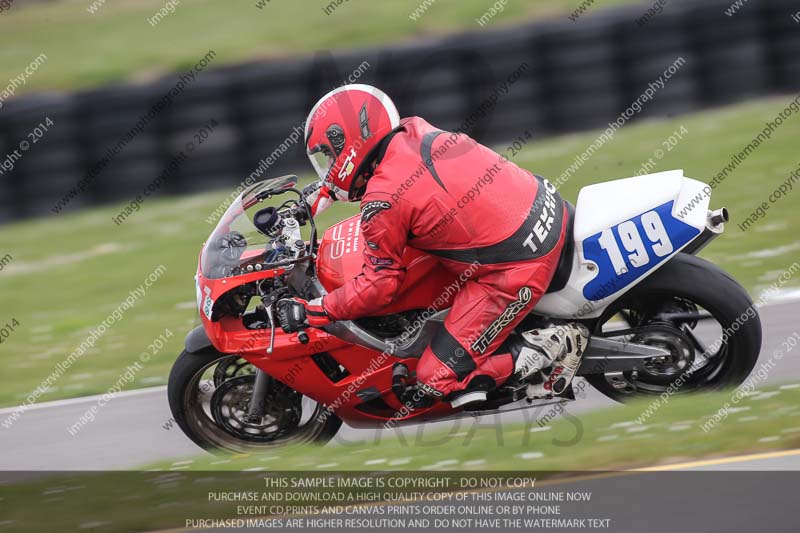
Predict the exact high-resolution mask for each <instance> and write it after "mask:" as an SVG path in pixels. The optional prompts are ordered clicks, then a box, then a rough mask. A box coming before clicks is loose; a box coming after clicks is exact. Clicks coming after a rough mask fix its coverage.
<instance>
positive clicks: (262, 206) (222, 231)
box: [200, 176, 305, 279]
mask: <svg viewBox="0 0 800 533" xmlns="http://www.w3.org/2000/svg"><path fill="white" fill-rule="evenodd" d="M296 185H297V177H296V176H284V177H281V178H274V179H270V180H266V181H262V182H259V183H256V184H255V185H253V186H251V187H250V188H248V189H246V190H245V191H244V192H242V194H240V195H239V197H238V198H236V200H234V201H233V203H231V205H230V207H229V208H228V210H227V211H226V212H225V214H224V215H223V216H222V218H221V219H220V221H219V223H218V224H217V227H216V228H214V231H213V232H212V233H211V236H210V237H209V238H208V240H207V241H206V244H205V246H203V251H202V253H201V256H200V269H201V272H202V274H203V276H204V277H206V278H210V279H220V278H227V277H232V276H241V275H244V274H249V273H251V272H255V271H260V270H263V269H265V268H270V266H271V265H274V264H276V263H280V262H282V261H286V260H287V259H293V258H296V257H298V256H299V255H302V253H304V252H305V249H304V246H303V245H302V238H301V236H300V229H299V226H298V225H297V222H296V221H295V220H294V219H291V220H290V217H288V216H286V215H287V212H288V210H289V209H290V208H291V205H292V200H297V199H298V198H297V196H296V195H295V194H294V193H292V192H288V193H285V194H272V193H279V192H280V191H286V190H287V189H291V188H295V187H296ZM257 225H258V226H259V227H260V228H261V229H259V227H257ZM298 240H299V241H300V242H299V243H298ZM301 247H302V248H303V249H301Z"/></svg>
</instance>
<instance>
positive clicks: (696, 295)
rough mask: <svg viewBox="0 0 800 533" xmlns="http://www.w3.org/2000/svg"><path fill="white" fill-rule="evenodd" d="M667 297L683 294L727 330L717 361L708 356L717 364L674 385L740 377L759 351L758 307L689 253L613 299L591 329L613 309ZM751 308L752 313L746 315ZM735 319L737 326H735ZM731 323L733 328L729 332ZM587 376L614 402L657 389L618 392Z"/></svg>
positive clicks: (692, 387) (713, 384)
mask: <svg viewBox="0 0 800 533" xmlns="http://www.w3.org/2000/svg"><path fill="white" fill-rule="evenodd" d="M668 298H679V299H685V300H688V301H690V302H693V303H694V304H697V305H698V306H700V307H702V308H704V309H705V310H706V311H708V312H709V313H710V314H711V315H712V316H713V318H714V319H715V320H716V321H717V322H718V323H719V326H720V327H721V328H722V331H729V332H732V334H731V335H730V336H729V337H728V340H727V342H725V343H723V344H722V345H721V346H720V349H719V351H718V352H716V353H717V354H722V355H720V360H718V361H713V358H712V359H711V361H713V362H714V364H715V365H717V366H718V368H715V369H714V372H713V373H711V372H710V373H709V374H708V376H707V377H706V378H705V379H703V380H702V381H697V382H693V381H692V380H693V379H694V378H693V377H692V378H689V380H688V381H686V382H685V383H684V384H683V385H682V386H680V387H677V388H676V389H675V388H674V389H675V390H676V391H677V393H687V392H696V391H699V390H703V391H709V390H717V389H722V388H728V387H735V386H738V385H740V384H741V383H742V382H744V380H745V379H747V376H748V375H750V372H751V371H752V370H753V368H754V367H755V365H756V362H757V360H758V355H759V352H760V351H761V320H760V318H759V315H758V312H757V311H756V310H755V308H754V307H753V302H752V300H751V299H750V296H749V295H748V294H747V291H745V289H744V288H743V287H742V286H741V285H739V283H738V282H737V281H736V280H734V279H733V278H732V277H731V276H730V275H729V274H727V273H726V272H725V271H724V270H722V269H721V268H719V267H718V266H716V265H714V264H713V263H710V262H709V261H706V260H704V259H701V258H699V257H695V256H693V255H688V254H678V255H677V256H675V257H674V258H673V259H671V260H670V261H669V262H668V263H667V264H665V265H664V266H662V267H661V268H660V269H659V270H657V271H656V272H654V273H653V274H652V275H651V276H649V277H647V278H646V279H645V280H644V281H642V282H641V283H639V284H638V285H637V286H636V287H634V288H633V289H632V290H631V291H630V292H629V293H628V294H626V295H624V296H623V297H622V298H621V299H620V300H619V301H618V302H615V303H614V304H612V306H610V307H609V310H607V311H606V312H605V313H604V314H603V316H601V317H600V319H598V320H597V322H596V324H595V328H594V333H598V332H600V331H601V329H602V327H603V324H604V323H605V322H607V321H608V320H609V319H610V318H612V316H614V315H615V314H616V310H619V309H627V307H626V306H629V305H633V304H634V303H635V302H639V303H641V302H643V301H644V302H648V301H658V300H659V299H661V300H664V299H668ZM751 308H752V311H749V312H750V315H751V316H748V310H749V309H751ZM740 317H742V318H744V320H742V318H740ZM737 319H739V325H738V326H737V325H735V323H736V322H737ZM734 327H736V328H738V329H736V331H733V329H734ZM678 377H679V376H678ZM586 378H587V380H588V381H589V383H591V384H592V385H593V386H594V387H595V388H596V389H598V390H599V391H600V392H602V393H603V394H605V395H606V396H608V397H609V398H611V399H613V400H616V401H625V400H629V399H633V398H636V397H642V396H655V395H657V394H659V393H658V392H654V391H652V390H639V389H637V390H636V391H633V392H631V391H622V390H620V389H617V388H615V387H614V386H612V385H611V384H610V383H609V380H608V379H607V377H606V376H605V375H603V374H596V375H591V376H587V377H586ZM677 379H678V378H677V377H676V380H677ZM673 383H675V381H673Z"/></svg>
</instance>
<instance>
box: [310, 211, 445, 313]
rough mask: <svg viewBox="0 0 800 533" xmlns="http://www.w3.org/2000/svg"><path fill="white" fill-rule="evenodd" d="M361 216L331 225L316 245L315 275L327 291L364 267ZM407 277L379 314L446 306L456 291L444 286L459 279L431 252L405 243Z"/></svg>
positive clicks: (356, 274) (337, 286) (404, 259)
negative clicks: (317, 247) (446, 289)
mask: <svg viewBox="0 0 800 533" xmlns="http://www.w3.org/2000/svg"><path fill="white" fill-rule="evenodd" d="M364 246H366V243H365V242H364V238H363V236H362V235H361V216H360V215H355V216H352V217H350V218H348V219H345V220H343V221H342V222H340V223H338V224H336V225H334V226H331V227H330V228H328V230H327V231H326V232H325V234H324V236H323V238H322V242H321V244H320V247H319V253H318V259H317V275H318V277H319V280H320V283H322V286H323V287H325V290H327V291H328V292H331V291H333V290H334V289H337V288H339V287H341V286H342V285H344V283H345V282H346V281H347V280H349V279H352V278H354V277H356V276H358V275H359V274H360V273H361V269H362V267H363V261H364V256H363V249H364ZM403 263H404V265H405V268H406V277H405V279H404V280H403V284H402V285H401V286H400V289H399V290H398V293H397V296H396V297H395V299H394V300H393V301H392V303H391V304H390V305H389V306H388V307H385V308H384V309H382V310H381V312H380V315H391V314H394V313H400V312H402V311H410V310H412V309H428V308H429V307H433V308H434V309H435V310H437V311H438V310H441V309H447V308H448V307H450V304H451V300H452V298H453V297H454V296H455V294H456V291H445V290H444V289H445V287H447V286H449V285H451V284H453V283H458V281H457V276H456V275H455V274H453V272H451V271H450V270H448V269H447V268H445V267H444V266H443V265H442V264H441V262H440V261H439V260H438V259H437V258H435V257H433V256H432V255H429V254H426V253H424V252H420V251H419V250H416V249H414V248H411V247H407V248H406V251H405V253H404V255H403Z"/></svg>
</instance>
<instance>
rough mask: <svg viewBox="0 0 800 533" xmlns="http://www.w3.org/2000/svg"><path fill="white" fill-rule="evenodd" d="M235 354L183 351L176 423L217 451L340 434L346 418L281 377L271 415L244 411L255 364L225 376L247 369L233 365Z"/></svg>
mask: <svg viewBox="0 0 800 533" xmlns="http://www.w3.org/2000/svg"><path fill="white" fill-rule="evenodd" d="M235 358H237V356H232V355H230V354H223V353H220V352H218V351H216V350H214V349H213V348H209V349H206V350H203V351H202V352H200V353H188V352H186V351H183V352H182V353H181V354H180V355H179V356H178V359H177V360H176V361H175V364H174V365H173V366H172V370H171V371H170V375H169V383H168V386H167V396H168V399H169V407H170V410H171V411H172V416H173V417H174V419H175V422H177V424H178V426H179V427H180V428H181V430H183V432H184V433H185V434H186V436H188V437H189V438H190V439H192V441H194V442H195V444H197V445H198V446H200V447H201V448H203V449H205V450H208V451H211V452H225V453H258V452H263V451H266V450H271V449H275V448H277V447H280V446H285V445H288V444H301V443H317V444H325V443H327V442H328V441H329V440H331V439H332V438H333V437H334V436H335V435H336V432H337V431H338V430H339V428H340V427H341V425H342V421H341V419H339V418H338V417H337V416H336V415H334V414H333V413H331V412H330V411H328V410H327V409H326V408H325V406H323V405H321V404H318V403H316V402H313V400H310V399H309V398H306V397H304V396H302V395H301V394H300V393H298V392H296V391H293V390H292V389H291V388H290V387H288V386H286V385H284V384H282V383H280V382H278V381H277V380H272V382H271V387H273V388H274V389H275V390H274V391H273V392H274V394H272V395H271V396H270V395H269V394H268V398H267V401H266V404H265V405H266V408H267V415H266V416H264V417H262V418H261V419H260V420H259V421H258V422H254V421H252V420H248V419H247V417H246V416H243V415H244V413H246V410H247V405H248V404H249V397H248V394H247V391H248V390H251V388H248V387H249V382H248V379H252V378H253V377H254V374H253V372H252V370H253V369H252V367H251V368H250V372H248V371H246V370H245V371H243V372H242V371H238V370H237V371H236V373H235V374H234V375H229V376H224V381H221V380H220V379H221V378H220V376H221V375H222V374H224V373H225V372H224V371H225V370H228V371H229V370H230V368H231V367H233V368H237V367H239V368H243V367H242V365H232V364H231V363H232V359H235ZM241 361H243V360H241ZM219 369H222V370H223V372H222V373H221V372H218V371H217V370H219ZM237 393H238V394H237ZM270 398H271V399H270ZM287 398H291V400H287ZM233 399H235V400H233ZM287 401H292V403H291V404H288V403H287ZM299 402H301V403H299ZM298 410H299V411H300V412H298ZM287 413H288V414H287ZM268 430H269V431H268Z"/></svg>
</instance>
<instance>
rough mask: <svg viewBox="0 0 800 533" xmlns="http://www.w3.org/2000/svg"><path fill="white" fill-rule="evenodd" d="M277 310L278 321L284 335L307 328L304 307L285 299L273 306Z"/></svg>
mask: <svg viewBox="0 0 800 533" xmlns="http://www.w3.org/2000/svg"><path fill="white" fill-rule="evenodd" d="M275 307H276V309H277V310H278V321H280V323H281V328H283V331H285V332H286V333H294V332H296V331H300V330H301V329H303V328H306V327H308V320H307V319H306V306H305V305H303V304H302V303H301V302H298V301H297V300H294V299H291V298H286V299H284V300H279V301H278V302H277V303H276V304H275Z"/></svg>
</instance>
